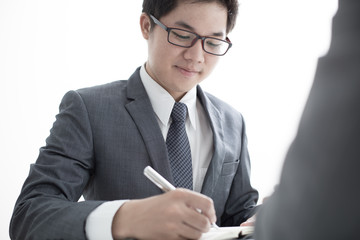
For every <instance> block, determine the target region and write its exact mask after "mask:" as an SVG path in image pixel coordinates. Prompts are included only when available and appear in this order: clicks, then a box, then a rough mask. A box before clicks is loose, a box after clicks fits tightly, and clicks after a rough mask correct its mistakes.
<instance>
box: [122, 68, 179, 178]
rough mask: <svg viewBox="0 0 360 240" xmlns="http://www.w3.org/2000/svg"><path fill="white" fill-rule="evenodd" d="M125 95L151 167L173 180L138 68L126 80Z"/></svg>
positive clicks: (157, 125)
mask: <svg viewBox="0 0 360 240" xmlns="http://www.w3.org/2000/svg"><path fill="white" fill-rule="evenodd" d="M127 97H128V99H129V100H130V102H129V103H128V104H126V105H125V107H126V109H127V111H128V112H129V114H130V115H131V117H132V118H133V120H134V122H135V124H136V126H137V128H138V130H139V132H140V134H141V136H142V138H143V140H144V144H145V146H146V148H147V151H148V153H149V156H150V162H151V164H152V167H153V168H154V169H155V170H156V171H158V172H159V173H160V174H161V175H162V176H163V177H164V178H166V179H168V180H169V181H170V182H173V180H172V176H171V172H170V165H169V161H168V156H167V150H166V145H165V141H164V138H163V136H162V134H161V130H160V127H159V124H158V122H157V120H156V116H155V113H154V111H153V108H152V106H151V103H150V100H149V97H148V95H147V93H146V91H145V88H144V86H143V84H142V82H141V79H140V74H139V68H138V69H137V70H136V71H135V73H134V74H133V75H132V76H131V77H130V78H129V80H128V89H127Z"/></svg>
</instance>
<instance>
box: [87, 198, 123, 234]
mask: <svg viewBox="0 0 360 240" xmlns="http://www.w3.org/2000/svg"><path fill="white" fill-rule="evenodd" d="M126 201H128V200H116V201H110V202H105V203H103V204H101V205H100V206H98V207H97V208H95V209H94V210H93V211H92V212H91V213H90V214H89V216H88V217H87V219H86V224H85V233H86V237H87V239H89V240H98V239H99V240H107V239H109V240H112V239H113V237H112V232H111V226H112V221H113V218H114V216H115V214H116V212H117V210H119V208H120V207H121V205H123V204H124V203H125V202H126Z"/></svg>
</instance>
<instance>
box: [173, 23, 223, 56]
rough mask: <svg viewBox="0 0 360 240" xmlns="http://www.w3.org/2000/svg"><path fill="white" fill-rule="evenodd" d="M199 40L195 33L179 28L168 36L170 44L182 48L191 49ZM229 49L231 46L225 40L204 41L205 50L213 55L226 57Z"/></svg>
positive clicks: (208, 38) (211, 39) (206, 39)
mask: <svg viewBox="0 0 360 240" xmlns="http://www.w3.org/2000/svg"><path fill="white" fill-rule="evenodd" d="M197 38H198V36H197V35H196V34H195V33H193V32H188V31H186V30H181V29H177V28H174V29H171V30H170V31H169V35H168V40H169V42H170V43H172V44H174V45H177V46H180V47H191V46H192V45H193V44H194V43H195V42H194V40H197ZM229 47H230V44H229V43H228V42H227V41H225V40H221V39H217V38H211V37H206V38H205V39H204V50H205V51H206V52H208V53H211V54H215V55H224V54H225V53H226V52H227V50H228V49H229Z"/></svg>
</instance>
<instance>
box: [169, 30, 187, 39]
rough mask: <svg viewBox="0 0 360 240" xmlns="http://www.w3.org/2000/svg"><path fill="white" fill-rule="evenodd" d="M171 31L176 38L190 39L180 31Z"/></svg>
mask: <svg viewBox="0 0 360 240" xmlns="http://www.w3.org/2000/svg"><path fill="white" fill-rule="evenodd" d="M172 33H173V35H174V36H175V37H176V38H178V39H181V40H188V39H190V36H189V35H185V34H182V33H179V32H175V31H173V32H172Z"/></svg>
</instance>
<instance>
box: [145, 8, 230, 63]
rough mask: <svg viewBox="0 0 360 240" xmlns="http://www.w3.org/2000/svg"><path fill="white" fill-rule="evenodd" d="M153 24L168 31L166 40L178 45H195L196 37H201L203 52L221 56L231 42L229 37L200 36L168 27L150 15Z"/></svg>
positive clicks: (185, 46) (188, 46) (187, 46)
mask: <svg viewBox="0 0 360 240" xmlns="http://www.w3.org/2000/svg"><path fill="white" fill-rule="evenodd" d="M150 17H151V19H152V20H153V21H154V22H155V24H157V25H159V26H160V27H161V28H163V29H164V30H165V31H167V32H168V38H167V40H168V42H169V43H171V44H173V45H175V46H179V47H184V48H190V47H192V46H194V45H195V43H196V42H197V40H198V39H201V43H202V48H203V50H204V51H205V52H207V53H209V54H213V55H216V56H223V55H225V53H226V52H227V51H228V50H229V48H231V46H232V43H231V41H230V39H229V38H226V40H222V39H218V38H214V37H202V36H200V35H198V34H196V33H194V32H190V31H187V30H184V29H180V28H169V27H167V26H165V25H164V24H162V23H161V22H160V21H159V20H157V19H156V18H155V17H154V16H153V15H150Z"/></svg>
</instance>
